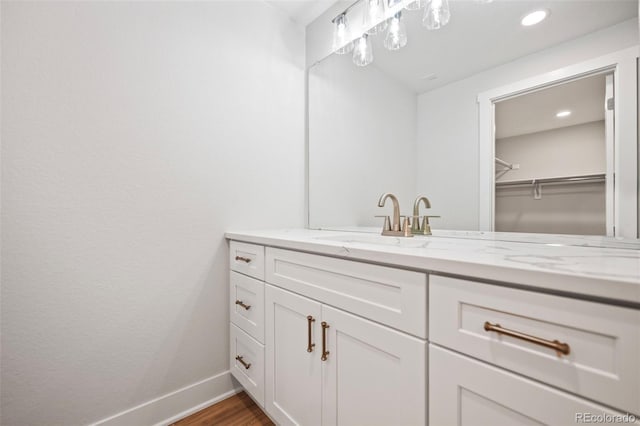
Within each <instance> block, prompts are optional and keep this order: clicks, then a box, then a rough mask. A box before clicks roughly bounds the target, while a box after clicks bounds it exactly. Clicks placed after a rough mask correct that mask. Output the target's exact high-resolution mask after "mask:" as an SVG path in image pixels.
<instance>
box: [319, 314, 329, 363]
mask: <svg viewBox="0 0 640 426" xmlns="http://www.w3.org/2000/svg"><path fill="white" fill-rule="evenodd" d="M320 325H321V326H322V356H321V357H320V359H321V360H323V361H326V360H327V356H328V355H329V351H328V350H327V328H329V324H327V323H326V322H324V321H322V322H321V323H320Z"/></svg>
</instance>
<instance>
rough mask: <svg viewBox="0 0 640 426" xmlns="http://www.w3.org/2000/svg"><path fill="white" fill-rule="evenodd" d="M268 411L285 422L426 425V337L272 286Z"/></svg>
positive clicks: (268, 300) (268, 330) (268, 329)
mask: <svg viewBox="0 0 640 426" xmlns="http://www.w3.org/2000/svg"><path fill="white" fill-rule="evenodd" d="M265 300H266V364H267V373H266V398H265V401H266V409H267V412H268V413H269V414H270V415H271V416H272V417H273V418H274V419H275V420H276V421H277V422H278V423H279V424H281V425H295V424H299V425H371V426H374V425H381V426H384V425H391V424H402V425H423V424H425V422H426V377H427V376H426V342H425V341H424V340H421V339H417V338H415V337H412V336H408V335H406V334H404V333H401V332H398V331H396V330H393V329H390V328H389V327H385V326H382V325H380V324H376V323H374V322H372V321H369V320H365V319H363V318H360V317H357V316H355V315H352V314H349V313H347V312H344V311H342V310H339V309H335V308H332V307H330V306H327V305H324V304H321V303H319V302H316V301H313V300H311V299H309V298H307V297H303V296H299V295H296V294H294V293H291V292H289V291H286V290H283V289H280V288H277V287H273V286H271V285H268V284H267V288H266V298H265Z"/></svg>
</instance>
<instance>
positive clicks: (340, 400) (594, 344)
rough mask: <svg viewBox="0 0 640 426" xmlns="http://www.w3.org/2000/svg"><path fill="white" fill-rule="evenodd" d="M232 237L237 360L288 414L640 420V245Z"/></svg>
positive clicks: (377, 419) (360, 419)
mask: <svg viewBox="0 0 640 426" xmlns="http://www.w3.org/2000/svg"><path fill="white" fill-rule="evenodd" d="M226 236H227V238H228V239H229V240H230V243H229V247H230V273H229V274H230V336H231V345H230V361H231V362H230V364H231V371H232V374H233V375H234V377H235V378H236V379H237V380H238V381H239V382H240V383H241V385H242V386H243V387H244V389H245V390H246V391H247V392H248V393H249V394H250V395H251V396H252V397H253V398H254V399H255V401H256V402H257V403H258V404H260V406H261V407H263V409H264V410H265V411H266V412H267V413H268V414H269V416H270V417H271V418H272V419H274V420H275V421H276V422H277V423H278V424H282V425H289V424H301V425H321V424H322V425H331V424H341V425H425V424H431V425H450V424H459V425H477V424H483V425H487V424H493V425H501V424H505V425H506V424H509V425H516V424H527V425H528V424H538V423H540V424H559V425H562V424H575V423H586V422H587V421H588V419H591V421H592V422H593V421H594V419H595V420H598V421H599V422H603V421H604V423H607V422H608V423H615V422H618V423H620V422H625V421H626V422H627V423H635V424H640V422H639V421H638V418H640V416H639V415H640V250H638V248H639V247H637V246H636V245H637V243H633V242H631V243H625V242H624V241H620V240H618V241H616V240H607V241H608V243H609V244H613V245H614V246H617V247H616V248H606V247H598V246H600V245H602V242H603V241H605V240H603V239H598V238H596V237H593V238H589V237H574V236H573V237H569V236H567V237H562V236H557V237H550V236H539V237H537V240H535V237H534V239H532V238H531V237H527V236H522V235H520V236H517V235H514V236H513V237H512V238H507V237H508V235H507V234H501V235H500V234H493V233H464V232H458V233H456V232H450V233H446V232H440V233H437V235H434V236H432V237H415V238H394V237H382V236H379V235H375V234H369V233H361V232H340V231H314V230H282V231H260V232H258V231H251V232H229V233H227V235H226ZM504 239H507V240H510V241H504ZM627 244H628V245H627ZM634 415H635V417H634ZM597 416H600V417H597Z"/></svg>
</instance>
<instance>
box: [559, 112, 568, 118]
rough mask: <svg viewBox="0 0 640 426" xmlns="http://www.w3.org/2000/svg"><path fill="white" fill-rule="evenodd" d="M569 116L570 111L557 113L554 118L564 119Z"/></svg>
mask: <svg viewBox="0 0 640 426" xmlns="http://www.w3.org/2000/svg"><path fill="white" fill-rule="evenodd" d="M570 115H571V111H560V112H559V113H557V114H556V117H558V118H564V117H568V116H570Z"/></svg>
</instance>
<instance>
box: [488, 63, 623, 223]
mask: <svg viewBox="0 0 640 426" xmlns="http://www.w3.org/2000/svg"><path fill="white" fill-rule="evenodd" d="M613 78H614V75H613V73H608V74H596V75H591V76H587V77H583V78H580V79H575V80H571V81H568V82H563V83H562V84H558V85H555V86H552V87H546V88H543V89H540V90H536V91H532V92H527V93H525V94H521V95H518V96H515V97H510V98H507V99H504V100H500V101H498V102H496V103H495V133H494V135H495V146H494V152H495V179H494V184H495V187H494V194H495V207H494V208H495V215H494V219H495V222H494V230H495V231H503V232H531V233H553V234H580V235H608V236H613V235H614V228H613V223H614V221H613V218H614V211H613V209H614V205H615V204H614V198H613V197H614V186H613V185H614V181H613V170H614V158H615V156H614V133H613V132H614V108H613V106H614V93H613V88H614V81H613Z"/></svg>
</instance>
